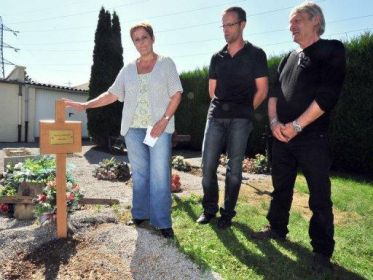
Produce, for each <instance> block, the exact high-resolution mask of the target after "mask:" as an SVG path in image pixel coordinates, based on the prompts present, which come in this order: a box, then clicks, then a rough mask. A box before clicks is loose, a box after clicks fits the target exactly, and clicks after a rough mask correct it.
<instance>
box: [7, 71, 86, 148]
mask: <svg viewBox="0 0 373 280" xmlns="http://www.w3.org/2000/svg"><path fill="white" fill-rule="evenodd" d="M25 69H26V68H25V67H23V66H16V67H15V68H14V69H13V71H12V72H11V73H10V74H9V75H8V77H6V78H5V79H0V98H1V99H0V142H35V141H37V139H38V138H39V121H40V120H47V119H54V111H55V101H56V100H58V99H61V98H69V99H72V100H76V101H83V102H84V101H86V100H87V99H88V91H87V90H82V89H77V88H72V87H63V86H57V85H51V84H42V83H36V82H32V81H31V82H30V81H27V80H26V79H25V76H26V72H25ZM65 112H66V115H65V118H66V120H75V121H81V122H82V137H84V138H86V137H88V131H87V115H86V113H85V112H82V113H77V112H76V111H74V110H72V109H70V108H68V109H66V110H65Z"/></svg>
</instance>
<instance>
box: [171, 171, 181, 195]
mask: <svg viewBox="0 0 373 280" xmlns="http://www.w3.org/2000/svg"><path fill="white" fill-rule="evenodd" d="M180 186H181V183H180V176H179V175H178V174H172V178H171V192H180V191H181V188H180Z"/></svg>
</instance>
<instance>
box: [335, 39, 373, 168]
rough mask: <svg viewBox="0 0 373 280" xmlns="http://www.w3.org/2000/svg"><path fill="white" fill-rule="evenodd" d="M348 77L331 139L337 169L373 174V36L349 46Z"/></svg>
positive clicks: (358, 40)
mask: <svg viewBox="0 0 373 280" xmlns="http://www.w3.org/2000/svg"><path fill="white" fill-rule="evenodd" d="M345 46H346V49H347V75H346V80H345V83H344V87H343V90H342V95H341V97H340V99H339V102H338V104H337V106H336V108H335V110H334V115H333V117H332V121H331V127H330V136H331V137H330V138H331V143H332V149H333V155H334V169H337V170H342V171H354V172H359V173H370V174H372V173H373V125H372V122H373V68H372V66H373V34H371V33H365V34H363V35H361V36H360V37H358V38H355V39H352V40H350V41H349V42H346V43H345Z"/></svg>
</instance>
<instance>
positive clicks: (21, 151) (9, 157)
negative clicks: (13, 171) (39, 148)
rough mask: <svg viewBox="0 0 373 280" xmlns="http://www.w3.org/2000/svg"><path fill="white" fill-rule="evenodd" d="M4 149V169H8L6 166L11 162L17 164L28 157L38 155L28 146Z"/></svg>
mask: <svg viewBox="0 0 373 280" xmlns="http://www.w3.org/2000/svg"><path fill="white" fill-rule="evenodd" d="M3 151H4V154H5V155H4V170H6V166H7V165H8V164H10V163H13V164H17V163H19V162H24V161H25V160H26V159H29V158H35V157H37V156H38V155H36V154H33V153H32V152H31V151H30V150H28V149H26V148H4V149H3Z"/></svg>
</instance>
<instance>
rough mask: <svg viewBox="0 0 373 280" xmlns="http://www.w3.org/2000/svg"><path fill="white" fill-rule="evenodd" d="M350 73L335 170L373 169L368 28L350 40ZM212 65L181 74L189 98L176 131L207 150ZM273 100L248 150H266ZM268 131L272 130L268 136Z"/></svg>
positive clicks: (334, 143) (274, 61)
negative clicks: (204, 146) (188, 136)
mask: <svg viewBox="0 0 373 280" xmlns="http://www.w3.org/2000/svg"><path fill="white" fill-rule="evenodd" d="M345 46H346V49H347V75H346V80H345V83H344V87H343V90H342V94H341V97H340V100H339V102H338V104H337V106H336V108H335V109H334V111H333V114H332V118H331V127H330V136H331V137H330V138H331V147H332V150H333V155H334V164H333V169H336V170H341V171H348V172H358V173H370V174H372V173H373V125H372V122H373V70H372V66H373V35H372V34H370V33H365V34H363V35H361V36H359V37H358V38H355V39H352V40H350V41H349V42H346V43H345ZM281 58H282V56H275V57H271V58H270V59H269V60H268V66H269V90H270V91H271V90H272V89H273V85H274V82H275V79H276V71H277V66H278V64H279V62H280V60H281ZM207 72H208V71H207V68H203V69H197V70H195V71H191V72H186V73H182V74H181V81H182V84H183V88H184V94H183V101H182V103H181V105H180V107H179V109H178V111H177V113H176V130H177V132H178V133H179V134H189V135H191V143H190V148H193V149H201V145H202V140H203V132H204V127H205V123H206V116H207V109H208V106H209V101H210V100H209V96H208V73H207ZM266 105H267V102H266V101H265V102H264V103H263V104H262V105H261V106H260V107H259V108H258V109H257V110H256V111H255V114H254V130H253V132H252V134H251V136H250V139H249V142H248V148H247V154H248V155H250V156H252V155H254V154H256V153H262V154H263V153H265V148H266V139H267V137H266V136H265V135H267V134H269V133H268V131H267V130H268V117H267V106H266ZM267 136H268V135H267Z"/></svg>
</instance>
